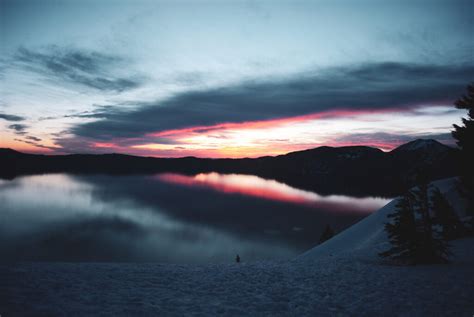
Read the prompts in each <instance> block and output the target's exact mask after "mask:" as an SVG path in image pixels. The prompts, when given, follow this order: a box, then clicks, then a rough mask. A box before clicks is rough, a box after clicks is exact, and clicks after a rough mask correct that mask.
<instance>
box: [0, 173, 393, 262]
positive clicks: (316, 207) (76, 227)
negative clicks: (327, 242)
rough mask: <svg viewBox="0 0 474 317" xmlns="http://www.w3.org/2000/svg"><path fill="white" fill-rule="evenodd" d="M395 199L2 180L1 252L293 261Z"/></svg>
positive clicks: (182, 179) (175, 177) (152, 181)
mask: <svg viewBox="0 0 474 317" xmlns="http://www.w3.org/2000/svg"><path fill="white" fill-rule="evenodd" d="M387 202H388V200H387V199H383V198H374V197H366V198H354V197H348V196H338V195H333V196H320V195H318V194H317V193H314V192H310V191H305V190H300V189H297V188H293V187H291V186H288V185H286V184H283V183H280V182H277V181H274V180H267V179H263V178H260V177H257V176H252V175H237V174H218V173H207V174H197V175H193V176H188V175H181V174H171V173H167V174H157V175H149V176H105V175H69V174H49V175H37V176H26V177H20V178H16V179H14V180H12V181H5V180H0V258H2V259H11V260H45V261H159V262H172V263H206V262H231V261H233V259H234V257H235V255H236V254H237V253H238V254H239V255H240V256H241V258H242V260H243V261H255V260H263V259H286V258H290V257H294V256H296V255H298V254H300V253H302V252H304V251H305V250H307V249H309V248H311V247H312V246H314V245H315V244H317V241H318V240H319V237H320V235H321V232H322V230H323V229H324V227H325V226H326V225H328V224H329V225H331V226H332V227H333V228H334V229H335V230H336V231H340V230H342V229H344V228H346V227H348V226H350V225H352V224H354V223H355V222H357V221H359V220H360V219H362V218H363V217H365V216H367V215H368V214H370V213H371V212H373V211H375V210H377V209H378V208H380V207H382V206H383V205H385V204H386V203H387Z"/></svg>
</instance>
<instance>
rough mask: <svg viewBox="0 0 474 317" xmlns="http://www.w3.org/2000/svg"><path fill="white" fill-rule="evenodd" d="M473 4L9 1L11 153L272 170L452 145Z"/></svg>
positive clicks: (2, 105)
mask: <svg viewBox="0 0 474 317" xmlns="http://www.w3.org/2000/svg"><path fill="white" fill-rule="evenodd" d="M473 31H474V3H473V2H472V1H466V0H446V1H438V0H430V1H428V0H423V1H419V0H418V1H417V0H414V1H406V0H402V1H400V0H398V1H381V0H380V1H375V0H373V1H365V0H361V1H350V0H342V1H339V0H332V1H323V0H321V1H318V0H314V1H278V0H272V1H250V0H249V1H225V0H224V1H198V0H196V1H180V0H178V1H125V0H96V1H92V0H84V1H76V0H43V1H35V0H15V1H12V0H0V44H1V45H0V50H1V55H0V96H1V98H0V147H9V148H13V149H16V150H19V151H24V152H30V153H49V154H67V153H111V152H118V153H127V154H134V155H146V156H157V157H182V156H198V157H258V156H263V155H278V154H283V153H287V152H290V151H295V150H302V149H308V148H313V147H317V146H322V145H327V146H348V145H368V146H375V147H378V148H381V149H383V150H386V151H387V150H390V149H392V148H394V147H396V146H398V145H400V144H402V143H405V142H408V141H411V140H414V139H417V138H433V139H436V140H439V141H441V142H444V143H447V144H454V141H453V139H452V138H451V136H450V131H451V129H452V124H453V123H460V121H461V117H462V116H463V115H465V111H464V110H457V109H455V108H454V107H453V102H454V101H455V100H456V99H457V98H459V97H460V96H461V95H462V94H463V93H464V91H465V87H466V86H467V85H468V84H469V83H470V82H472V81H473V80H474V41H473V40H472V34H473Z"/></svg>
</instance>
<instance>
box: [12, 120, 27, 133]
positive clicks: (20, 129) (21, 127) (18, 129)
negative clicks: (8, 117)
mask: <svg viewBox="0 0 474 317" xmlns="http://www.w3.org/2000/svg"><path fill="white" fill-rule="evenodd" d="M8 128H9V129H12V130H14V131H15V133H16V134H18V135H24V134H26V131H25V130H26V128H28V126H27V125H25V124H20V123H16V124H10V125H9V126H8Z"/></svg>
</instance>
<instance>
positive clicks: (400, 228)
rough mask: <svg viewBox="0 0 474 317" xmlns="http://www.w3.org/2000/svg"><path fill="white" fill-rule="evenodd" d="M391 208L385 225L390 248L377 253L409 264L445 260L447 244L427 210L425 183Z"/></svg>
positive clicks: (426, 187) (447, 254)
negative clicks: (388, 219) (393, 209)
mask: <svg viewBox="0 0 474 317" xmlns="http://www.w3.org/2000/svg"><path fill="white" fill-rule="evenodd" d="M395 207H396V209H395V212H394V213H392V214H390V215H388V217H389V218H391V219H392V221H391V222H389V223H387V224H385V230H386V231H387V234H388V237H389V240H390V243H391V245H392V247H391V248H390V249H389V250H387V251H385V252H381V253H380V254H379V255H380V256H382V257H390V258H392V259H395V260H400V261H402V262H404V263H409V264H419V263H440V262H446V261H447V257H448V256H449V250H448V247H449V246H448V244H447V242H446V238H445V237H444V236H443V234H442V230H441V229H439V226H437V224H436V223H435V222H434V220H433V217H432V215H431V213H430V203H429V199H428V185H427V184H426V183H422V184H421V185H419V186H418V187H417V188H416V189H413V190H411V191H409V192H408V193H407V194H405V195H404V196H402V198H401V199H400V200H399V202H398V204H397V205H396V206H395Z"/></svg>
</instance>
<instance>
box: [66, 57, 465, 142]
mask: <svg viewBox="0 0 474 317" xmlns="http://www.w3.org/2000/svg"><path fill="white" fill-rule="evenodd" d="M473 78H474V66H473V65H456V66H449V65H418V64H402V63H372V64H365V65H359V66H352V67H346V68H342V67H338V68H332V69H326V70H324V71H319V72H316V73H314V74H302V75H301V76H299V77H293V78H288V79H282V80H275V81H271V82H246V83H243V84H241V85H236V86H231V87H224V88H218V89H211V90H205V91H194V92H188V93H183V94H179V95H176V96H175V97H173V98H170V99H168V100H166V101H163V102H159V103H139V102H138V103H137V105H138V109H137V110H134V111H123V110H121V109H120V107H108V108H103V109H100V111H99V112H98V113H96V114H86V116H88V117H91V116H94V117H98V118H101V119H100V120H98V121H95V122H89V123H84V124H79V125H77V126H75V127H73V128H72V130H71V132H72V133H74V134H75V135H77V136H81V137H88V138H93V139H99V140H110V139H113V138H120V137H138V136H142V135H143V134H146V133H149V132H155V131H164V130H168V129H177V128H184V127H190V126H200V125H213V124H217V123H222V122H243V121H251V120H264V119H274V118H280V117H288V116H297V115H304V114H309V113H317V112H322V111H328V110H337V109H348V110H357V109H374V110H383V109H387V108H410V107H414V106H416V105H420V104H430V103H435V104H439V103H441V102H447V103H451V102H452V101H453V100H454V99H455V98H456V97H458V96H459V95H460V94H461V93H462V92H463V91H464V88H465V86H466V85H467V84H468V83H469V82H470V81H472V79H473Z"/></svg>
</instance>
